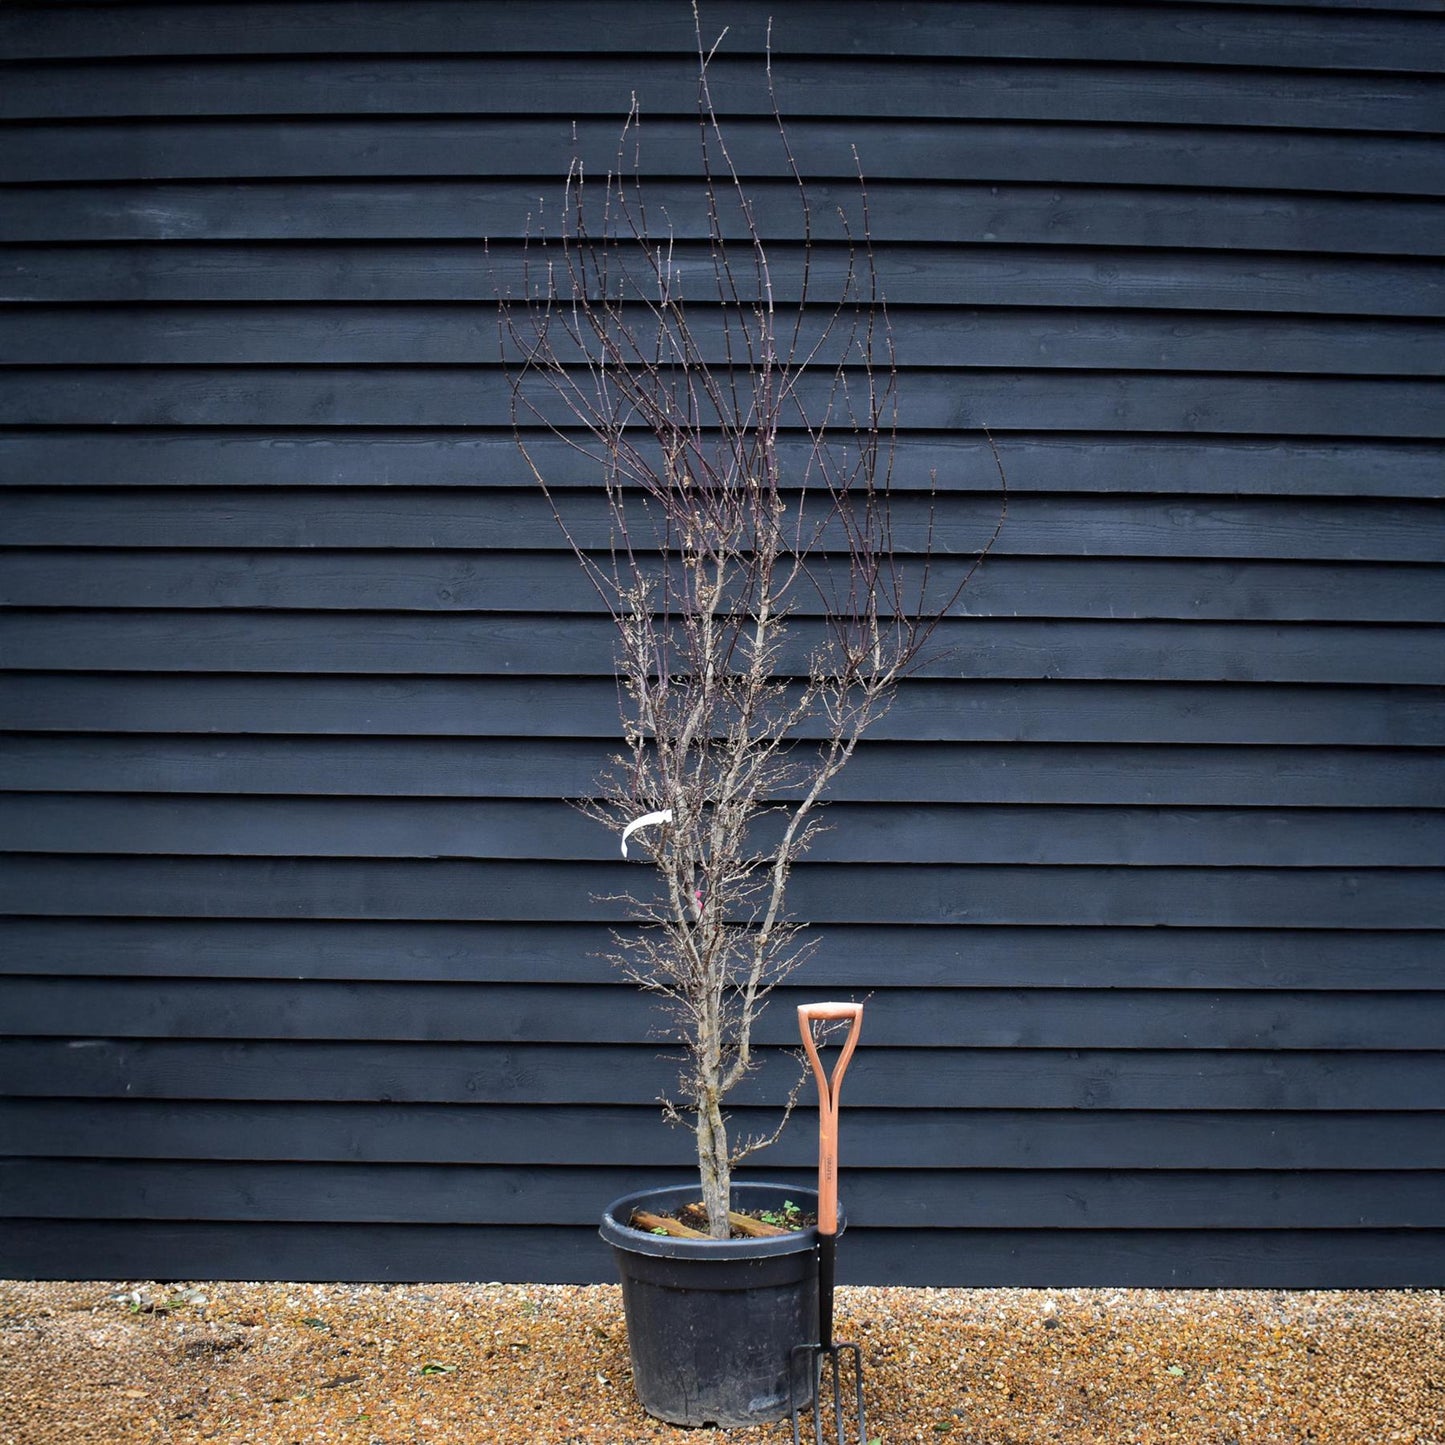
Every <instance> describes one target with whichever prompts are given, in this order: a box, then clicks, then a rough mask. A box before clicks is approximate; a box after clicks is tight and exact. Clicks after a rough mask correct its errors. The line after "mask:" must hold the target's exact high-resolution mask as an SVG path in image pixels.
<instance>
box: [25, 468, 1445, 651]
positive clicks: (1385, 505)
mask: <svg viewBox="0 0 1445 1445" xmlns="http://www.w3.org/2000/svg"><path fill="white" fill-rule="evenodd" d="M1003 451H1004V455H1005V459H1006V460H1005V465H1006V466H1007V457H1008V451H1007V443H1006V442H1005V443H1004V445H1003ZM1010 493H1012V484H1010ZM554 495H555V496H556V498H557V504H558V507H559V509H560V510H561V511H562V512H563V515H564V516H565V517H566V520H567V525H568V528H569V530H570V532H571V534H572V536H573V537H574V539H575V540H576V541H577V543H578V545H579V546H582V547H587V548H593V549H600V550H606V548H607V547H608V546H609V545H610V539H611V525H612V524H611V518H610V515H609V513H608V512H607V509H606V506H605V502H604V499H603V498H602V496H601V494H600V492H599V491H598V490H596V489H592V490H589V491H577V492H571V491H559V492H557V493H554ZM1002 500H1003V499H1002V497H1001V495H1000V490H999V487H998V483H997V477H996V476H995V478H994V485H993V487H992V489H991V490H990V489H985V491H984V492H983V494H982V495H980V494H978V493H976V492H974V491H971V490H966V491H960V492H956V493H949V492H942V493H940V494H939V495H938V496H936V497H929V496H928V495H926V494H924V495H915V494H913V493H900V494H899V495H898V496H896V497H894V498H893V500H892V505H891V513H892V526H893V533H894V539H895V545H896V547H897V548H898V549H899V550H900V551H908V550H911V549H913V548H915V547H917V546H920V545H921V544H922V543H923V542H925V541H926V539H927V535H928V529H929V527H930V526H931V527H932V531H933V548H934V554H935V557H936V558H940V559H941V558H944V557H947V556H949V555H968V556H972V555H974V554H976V552H977V551H978V549H980V548H981V547H983V546H984V545H985V543H987V542H988V540H989V538H990V536H991V535H992V533H993V532H994V530H995V528H996V527H997V525H998V522H999V517H1000V510H1001V506H1002ZM828 535H829V534H827V533H825V534H824V537H823V540H824V541H825V542H826V541H827V540H828ZM159 537H163V538H165V539H166V542H167V544H168V547H169V548H172V549H174V548H187V549H190V548H206V547H217V548H225V549H233V550H234V549H244V550H245V551H246V552H248V553H253V554H254V553H266V552H270V551H275V550H278V549H286V548H305V549H313V548H316V549H325V550H328V551H334V550H340V549H346V548H367V549H377V550H380V551H383V552H391V551H393V550H402V549H404V550H408V551H426V552H431V551H441V552H443V553H445V552H455V551H457V550H461V549H465V550H467V551H478V552H484V553H485V552H491V551H496V550H500V549H512V550H516V551H524V552H529V553H533V552H542V553H554V554H557V553H562V554H564V559H565V546H564V544H563V541H562V536H561V533H560V532H559V530H558V527H557V522H556V520H555V517H554V516H553V513H552V510H551V508H550V507H549V506H548V504H547V502H546V500H545V498H544V497H543V496H542V494H541V492H540V491H539V490H538V489H537V488H536V487H535V486H533V487H526V488H495V489H494V488H485V487H477V486H473V487H471V488H466V489H462V488H459V487H452V488H445V487H436V488H433V487H425V488H423V487H418V486H407V487H386V486H376V487H340V486H336V487H330V488H327V489H326V490H325V491H323V492H317V491H315V490H313V489H311V488H295V489H292V488H280V487H275V488H272V487H264V488H263V487H252V488H229V487H187V488H185V489H177V488H154V489H140V490H135V491H131V490H129V489H125V488H104V487H96V488H93V489H91V488H87V489H84V490H72V489H69V488H66V489H58V490H54V491H52V490H50V489H48V488H43V487H39V486H36V485H34V478H33V477H32V478H31V485H30V486H27V487H23V488H22V487H17V488H15V489H13V490H12V491H10V492H9V493H8V494H7V495H6V524H5V541H6V543H7V545H9V546H10V547H46V548H61V547H69V548H74V547H102V548H106V549H114V548H121V547H141V548H148V547H153V546H154V544H155V542H156V539H157V538H159ZM443 543H444V544H445V545H444V546H443V545H442V544H443ZM996 545H997V547H998V550H999V554H1000V555H1001V556H1030V557H1089V558H1100V557H1131V558H1140V557H1199V558H1211V559H1229V558H1237V559H1241V560H1243V559H1256V560H1266V559H1268V560H1278V561H1312V560H1318V561H1325V560H1336V561H1341V562H1391V563H1399V562H1440V561H1445V507H1442V506H1440V505H1439V503H1437V502H1435V501H1407V500H1394V501H1388V500H1383V499H1381V500H1373V499H1369V498H1318V499H1301V498H1293V497H1270V496H1255V497H1227V498H1226V497H1212V496H1200V497H1177V496H1161V497H1151V496H1130V495H1070V494H1064V495H1059V496H1050V495H1026V496H1013V495H1010V497H1009V500H1008V511H1007V516H1006V518H1005V525H1004V528H1003V531H1002V533H1001V534H1000V536H999V540H998V543H997V544H996ZM980 575H982V574H980ZM1261 605H1263V604H1261ZM11 665H12V666H13V665H15V664H14V663H13V662H12V664H11Z"/></svg>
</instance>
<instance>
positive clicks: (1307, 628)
mask: <svg viewBox="0 0 1445 1445" xmlns="http://www.w3.org/2000/svg"><path fill="white" fill-rule="evenodd" d="M820 625H821V624H819V626H820ZM815 630H816V629H815ZM614 631H615V629H614V628H613V625H612V623H611V622H610V621H608V620H606V619H603V618H590V617H567V618H565V619H563V620H562V621H560V622H559V621H557V620H555V619H551V618H546V617H538V616H535V615H519V614H514V613H488V614H486V615H485V616H484V617H479V616H475V615H462V616H453V615H428V616H425V617H422V616H418V615H417V614H415V613H378V614H357V613H319V612H312V613H292V612H279V611H275V612H252V613H241V612H194V611H179V610H177V611H154V612H76V613H69V612H63V611H62V612H40V611H35V612H23V611H19V610H16V611H12V612H9V613H7V614H5V615H4V616H3V617H0V651H3V653H4V655H5V656H6V657H7V658H8V659H9V664H10V666H11V667H14V668H27V669H50V668H54V669H58V670H61V671H67V672H74V671H97V672H238V673H306V674H309V675H316V674H321V673H383V674H392V675H400V674H417V673H427V674H432V675H444V674H454V675H461V676H489V675H502V676H505V675H509V674H510V675H528V676H537V675H543V676H545V675H551V676H558V675H573V676H579V677H581V676H602V675H608V676H610V675H611V674H610V671H609V664H610V661H611V657H612V649H613V636H614ZM815 640H817V639H814V638H813V637H812V636H811V634H810V632H809V620H808V619H804V620H802V621H800V622H799V623H798V624H797V625H796V626H795V627H794V629H793V631H792V635H791V638H790V640H789V641H788V642H787V643H786V644H785V649H784V651H783V653H782V655H781V656H782V665H783V667H784V668H785V669H788V668H792V669H803V670H806V666H807V650H806V649H807V646H808V645H810V644H811V643H812V642H813V641H815ZM932 641H933V643H934V645H936V647H937V653H936V654H935V655H934V656H933V657H932V658H931V659H930V660H928V661H926V662H925V663H923V664H922V665H921V666H920V667H919V669H918V674H917V675H918V676H920V677H930V678H948V677H954V678H970V679H981V678H988V679H995V680H999V679H1007V678H1020V679H1022V678H1058V679H1079V680H1083V679H1098V680H1104V679H1109V680H1112V681H1120V680H1124V679H1131V678H1132V679H1137V680H1140V681H1175V682H1192V681H1200V682H1210V681H1217V682H1262V683H1276V682H1286V683H1292V682H1298V683H1343V684H1350V685H1362V684H1391V685H1425V686H1439V685H1441V684H1442V683H1445V652H1442V650H1441V648H1440V646H1439V638H1438V635H1437V634H1436V632H1435V630H1434V629H1428V628H1420V627H1417V626H1396V627H1392V626H1386V625H1383V624H1376V623H1304V622H1294V623H1266V622H1232V623H1231V622H1114V621H1104V620H1093V621H1082V622H1080V621H1071V622H1063V621H1044V620H1016V619H1013V618H976V619H969V620H966V621H963V620H958V619H945V620H944V621H943V622H941V623H940V624H939V625H938V627H937V628H936V629H935V630H934V633H933V638H932Z"/></svg>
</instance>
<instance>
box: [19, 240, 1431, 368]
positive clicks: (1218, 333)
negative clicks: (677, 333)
mask: <svg viewBox="0 0 1445 1445" xmlns="http://www.w3.org/2000/svg"><path fill="white" fill-rule="evenodd" d="M1442 222H1445V216H1442ZM633 319H634V320H636V321H637V323H638V326H639V330H640V332H641V334H644V335H645V334H647V332H648V327H647V325H646V323H645V321H643V320H642V319H641V318H639V317H634V318H633ZM826 320H827V318H825V317H823V316H821V315H818V316H816V317H814V318H813V323H814V324H813V325H812V327H811V329H810V330H807V331H806V332H805V333H804V336H805V347H804V350H805V351H806V349H807V346H810V345H812V344H813V342H814V341H815V340H816V339H817V338H818V337H819V335H820V332H821V329H822V327H823V326H824V324H825V322H826ZM0 321H3V331H0V364H3V365H6V366H17V367H19V366H24V367H40V366H45V367H50V366H65V367H70V366H85V367H97V366H105V367H111V366H134V367H155V366H166V367H171V366H180V365H185V366H192V365H196V366H207V367H212V366H234V365H245V366H274V367H280V366H286V367H293V366H306V367H311V366H337V365H344V366H356V365H365V366H387V367H396V366H412V365H415V366H424V367H427V368H430V367H434V366H448V367H453V366H474V367H476V368H478V369H479V372H480V374H481V375H486V374H487V372H488V371H489V370H490V368H492V367H493V366H495V364H496V361H497V355H498V348H497V341H496V335H495V324H496V313H495V312H494V310H493V309H492V308H491V307H483V306H480V305H467V304H458V305H452V306H444V305H430V306H405V305H395V306H362V305H356V306H350V305H332V306H305V305H296V306H265V305H251V306H189V305H188V306H166V307H161V306H143V307H131V306H118V307H112V308H104V309H102V308H97V307H95V306H54V307H52V306H40V307H33V306H18V307H13V308H10V309H9V310H7V311H4V312H0ZM688 327H689V330H690V332H691V334H692V335H693V336H694V337H695V338H697V340H698V341H699V343H700V345H701V346H702V347H703V348H705V353H706V355H707V357H708V359H709V360H710V361H712V362H715V363H717V362H720V361H721V360H722V358H723V355H724V346H725V344H726V343H725V337H724V318H723V316H722V314H721V313H720V312H718V311H714V312H713V313H711V314H709V313H708V312H707V310H706V309H705V308H702V307H691V308H689V316H688ZM890 330H891V333H892V344H893V346H894V348H895V350H896V353H897V357H898V361H899V364H900V365H901V366H902V367H904V368H914V367H928V368H949V369H952V368H957V369H963V370H967V369H970V368H975V369H976V368H1015V369H1017V368H1034V367H1046V368H1049V369H1058V370H1077V369H1085V370H1095V371H1096V370H1098V369H1100V367H1101V366H1107V367H1108V368H1110V369H1112V370H1115V371H1125V370H1128V371H1145V372H1152V371H1192V372H1213V371H1221V372H1236V373H1242V374H1249V373H1263V372H1278V373H1284V374H1299V373H1303V374H1306V375H1309V374H1315V375H1334V376H1339V377H1348V376H1390V377H1395V378H1400V379H1403V378H1405V377H1433V376H1438V375H1440V373H1441V372H1442V371H1445V361H1442V352H1445V325H1442V324H1441V323H1439V322H1429V321H1408V320H1391V319H1384V318H1375V319H1373V320H1362V319H1358V318H1353V317H1351V318H1326V317H1312V318H1299V317H1283V316H1258V315H1225V316H1215V315H1210V314H1207V313H1199V314H1189V313H1182V312H1158V313H1154V312H1143V311H1140V312H1126V313H1114V312H1091V311H1084V310H1047V309H1032V308H1020V309H1005V308H998V309H979V308H974V309H971V310H944V309H942V308H934V307H926V308H917V309H907V310H901V311H899V312H898V313H897V314H896V315H894V316H892V317H891V318H890ZM431 374H432V373H431V372H430V371H428V372H426V373H425V375H428V376H429V375H431ZM66 375H67V373H57V378H58V379H59V380H61V381H63V380H64V379H65V377H66ZM910 380H911V373H910ZM904 384H905V385H907V384H909V383H908V382H905V383H904Z"/></svg>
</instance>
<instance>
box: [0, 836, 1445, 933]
mask: <svg viewBox="0 0 1445 1445" xmlns="http://www.w3.org/2000/svg"><path fill="white" fill-rule="evenodd" d="M648 876H649V875H647V873H646V871H645V870H642V869H638V868H634V867H631V866H629V865H628V864H625V863H617V864H606V863H557V862H548V863H538V862H505V861H489V862H474V861H466V860H457V859H437V860H429V861H424V860H413V859H385V860H382V859H333V858H298V859H275V858H185V857H163V858H126V857H94V858H86V857H72V856H70V855H64V854H55V855H16V856H14V857H13V858H12V859H11V860H10V861H9V862H8V863H7V865H6V868H5V871H4V874H3V876H0V911H3V912H4V913H7V914H17V915H23V916H30V917H65V916H67V915H75V914H79V915H82V916H92V917H110V918H167V917H170V918H191V919H203V918H217V919H219V918H233V919H242V918H275V919H280V918H297V919H305V918H312V919H336V920H341V919H355V920H358V921H359V920H366V919H376V920H382V919H413V920H416V921H419V922H421V921H436V922H456V921H461V920H470V921H476V922H488V921H493V922H519V923H520V922H546V921H557V922H592V923H597V924H610V923H617V922H622V921H625V920H626V919H627V917H628V911H627V907H626V905H625V903H623V902H620V901H618V895H620V894H621V893H622V892H623V891H624V890H626V889H628V888H640V887H642V886H643V884H644V882H645V880H646V878H647V877H648ZM789 900H790V906H791V909H792V912H793V914H794V916H796V917H798V918H802V919H806V920H808V921H810V922H813V923H817V924H841V923H903V924H915V923H916V924H925V925H930V926H931V925H937V924H995V925H998V924H1002V925H1016V924H1028V925H1033V926H1037V927H1128V928H1156V927H1177V928H1189V927H1197V928H1285V929H1291V928H1306V929H1313V928H1325V929H1329V928H1339V929H1396V930H1417V929H1439V928H1441V927H1445V890H1442V889H1441V886H1440V877H1439V874H1438V871H1434V870H1431V869H1424V868H1419V869H1417V868H1303V869H1301V868H1284V869H1281V868H1209V867H1204V868H1201V867H1177V866H1166V867H1138V866H1119V867H1109V866H1097V865H1096V866H1083V865H1075V866H1063V867H1056V866H1051V867H1045V866H1041V865H1037V864H1033V865H988V864H973V865H958V864H955V865H944V864H935V865H923V866H920V865H914V864H898V865H882V864H876V863H875V864H868V865H847V864H835V863H814V864H809V865H807V866H805V867H800V868H799V870H798V871H797V873H796V874H795V876H794V878H793V881H792V885H791V890H790V893H789Z"/></svg>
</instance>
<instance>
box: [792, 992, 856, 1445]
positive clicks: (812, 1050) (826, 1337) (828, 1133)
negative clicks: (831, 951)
mask: <svg viewBox="0 0 1445 1445" xmlns="http://www.w3.org/2000/svg"><path fill="white" fill-rule="evenodd" d="M838 1019H847V1020H848V1036H847V1038H846V1039H844V1040H843V1049H842V1052H841V1053H840V1054H839V1055H838V1062H837V1065H836V1066H835V1067H834V1069H833V1077H832V1078H831V1079H830V1078H829V1077H828V1076H827V1074H826V1073H824V1071H823V1063H822V1060H821V1059H820V1058H819V1057H818V1043H817V1040H816V1039H815V1038H814V1037H813V1025H814V1024H815V1023H831V1022H833V1021H835V1020H838ZM862 1027H863V1005H862V1004H861V1003H814V1004H802V1005H801V1006H800V1007H799V1009H798V1032H799V1033H800V1034H801V1035H802V1036H803V1048H804V1050H805V1051H806V1052H807V1055H808V1061H809V1063H811V1064H812V1066H813V1077H814V1078H815V1079H816V1080H817V1081H818V1340H817V1343H816V1344H810V1345H798V1346H796V1347H795V1348H794V1350H793V1356H792V1360H791V1362H790V1368H789V1370H788V1404H789V1408H790V1411H791V1413H792V1417H793V1445H802V1441H801V1436H800V1435H799V1433H798V1420H799V1415H800V1407H799V1399H798V1380H799V1376H800V1374H801V1372H802V1371H803V1370H806V1371H807V1375H806V1377H805V1378H807V1379H808V1380H809V1381H810V1382H811V1384H812V1392H813V1440H814V1445H823V1411H824V1408H825V1407H824V1403H823V1377H824V1374H825V1370H824V1365H825V1364H826V1365H828V1366H830V1368H829V1369H828V1370H827V1371H826V1373H827V1375H828V1377H829V1382H830V1385H831V1388H830V1390H829V1392H828V1393H829V1397H830V1398H831V1400H832V1410H831V1413H832V1416H833V1432H832V1433H833V1438H834V1439H835V1440H836V1442H837V1445H848V1435H847V1429H846V1426H845V1423H844V1406H843V1375H844V1373H845V1371H844V1361H845V1359H846V1360H849V1361H851V1367H852V1376H853V1389H852V1394H853V1397H854V1410H855V1413H856V1417H857V1421H858V1445H865V1442H866V1441H867V1439H868V1428H867V1426H866V1425H865V1423H864V1420H863V1352H862V1351H861V1350H860V1349H859V1348H858V1346H857V1345H851V1344H838V1343H835V1342H834V1340H833V1269H834V1263H835V1260H836V1257H837V1250H838V1091H839V1089H840V1088H841V1087H842V1084H843V1072H844V1070H845V1069H847V1067H848V1060H849V1059H851V1058H852V1057H853V1050H854V1049H855V1048H857V1047H858V1034H859V1031H860V1030H861V1029H862ZM804 1399H805V1401H806V1397H804Z"/></svg>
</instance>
